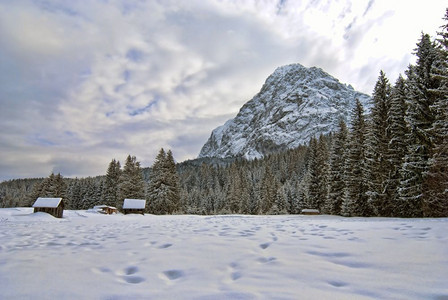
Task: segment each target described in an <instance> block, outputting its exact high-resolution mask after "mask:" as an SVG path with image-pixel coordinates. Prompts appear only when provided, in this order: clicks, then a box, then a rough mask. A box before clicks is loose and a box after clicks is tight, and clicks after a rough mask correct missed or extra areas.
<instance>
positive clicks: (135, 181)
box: [119, 155, 145, 203]
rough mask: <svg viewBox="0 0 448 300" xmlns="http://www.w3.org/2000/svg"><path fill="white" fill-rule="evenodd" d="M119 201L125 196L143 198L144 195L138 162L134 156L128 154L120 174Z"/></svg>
mask: <svg viewBox="0 0 448 300" xmlns="http://www.w3.org/2000/svg"><path fill="white" fill-rule="evenodd" d="M119 187H120V203H122V202H123V200H124V199H125V198H131V199H143V198H144V197H145V185H144V181H143V174H142V170H141V167H140V162H138V161H137V158H136V157H135V156H131V155H128V157H127V158H126V163H125V165H124V167H123V171H122V172H121V175H120V185H119Z"/></svg>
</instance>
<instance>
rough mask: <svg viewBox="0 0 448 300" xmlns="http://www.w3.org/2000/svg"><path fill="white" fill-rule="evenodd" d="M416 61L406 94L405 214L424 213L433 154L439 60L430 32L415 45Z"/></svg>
mask: <svg viewBox="0 0 448 300" xmlns="http://www.w3.org/2000/svg"><path fill="white" fill-rule="evenodd" d="M416 55H417V63H416V65H415V66H410V67H409V69H408V71H407V76H408V81H409V93H408V97H407V103H406V104H407V110H406V123H407V126H408V133H407V143H408V149H407V154H406V157H405V162H404V164H403V167H402V169H401V182H400V188H399V200H400V207H399V215H400V216H404V217H422V216H423V189H422V188H423V182H424V174H425V173H426V172H427V171H428V161H429V159H430V158H431V151H432V146H433V145H432V140H431V134H430V128H432V125H433V122H434V114H433V112H432V111H431V106H432V105H433V104H434V100H435V96H434V94H433V93H431V91H432V90H434V89H437V88H438V85H439V81H438V80H437V79H435V78H434V77H433V76H431V70H432V68H433V65H434V62H435V61H436V60H437V55H438V54H437V51H436V47H435V44H434V43H433V42H432V41H431V39H430V37H429V35H427V34H422V37H421V39H420V41H419V43H418V44H417V49H416Z"/></svg>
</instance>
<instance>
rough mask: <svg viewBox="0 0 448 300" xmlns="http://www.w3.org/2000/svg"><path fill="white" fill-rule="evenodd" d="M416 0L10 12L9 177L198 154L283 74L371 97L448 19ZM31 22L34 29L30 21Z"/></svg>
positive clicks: (22, 8) (3, 81) (2, 61)
mask: <svg viewBox="0 0 448 300" xmlns="http://www.w3.org/2000/svg"><path fill="white" fill-rule="evenodd" d="M444 5H445V4H444V3H442V1H433V2H431V6H428V5H425V4H424V3H419V2H416V1H414V2H409V1H403V0H400V1H392V2H390V1H385V0H376V1H373V0H370V1H348V0H347V1H337V2H335V1H323V0H322V1H256V0H253V1H232V0H227V1H224V0H223V1H218V0H216V1H205V2H204V1H188V2H187V1H151V0H148V1H121V0H116V1H107V2H105V1H74V2H73V1H61V2H58V3H50V2H45V1H14V2H13V3H8V4H5V3H0V44H1V45H2V47H1V48H0V125H1V128H2V131H1V133H0V141H1V142H0V151H1V153H2V156H3V159H2V163H1V164H2V165H1V166H0V170H1V173H0V180H1V179H7V178H14V177H29V176H46V175H48V174H49V173H50V172H51V171H55V172H62V174H63V175H65V176H86V175H97V174H101V173H104V172H105V169H106V168H107V164H108V162H109V161H110V160H111V159H112V158H117V159H120V160H123V159H124V158H125V157H126V156H127V154H133V155H136V156H137V158H138V159H139V160H141V161H142V164H143V165H144V166H148V165H150V164H151V163H152V160H153V158H154V157H155V155H156V154H157V152H158V150H159V148H160V147H168V148H172V149H173V152H174V154H175V156H176V158H177V159H178V160H184V159H187V158H193V157H195V156H196V155H197V153H198V152H199V150H200V147H201V146H202V144H203V143H205V141H206V139H207V138H208V136H209V134H210V132H211V130H212V129H214V128H215V127H216V126H218V125H221V124H222V123H223V122H224V121H225V120H226V119H228V118H229V117H231V116H233V115H235V114H236V112H237V111H238V109H239V108H240V107H241V106H242V105H243V104H244V103H245V102H246V101H248V100H249V99H250V98H251V97H252V96H254V95H255V93H257V92H258V91H259V89H260V88H261V86H262V84H263V82H264V80H265V79H266V77H267V76H268V75H269V74H270V73H272V72H273V71H274V69H275V68H276V67H278V66H280V65H283V64H288V63H295V62H299V63H302V64H303V65H305V66H313V65H316V66H319V67H322V68H323V69H325V70H326V71H327V72H329V73H330V74H332V75H334V76H336V77H337V78H339V79H340V80H341V81H343V82H347V83H351V84H352V85H353V86H354V87H355V88H357V89H360V90H362V91H364V92H367V93H370V92H371V90H372V88H373V85H374V83H375V80H376V78H377V76H378V73H379V70H380V69H384V70H385V71H386V73H387V74H388V75H390V76H391V77H392V79H393V77H396V76H397V75H398V73H399V72H402V71H403V70H404V69H405V68H406V66H407V64H409V62H410V61H412V59H413V58H412V56H411V55H410V52H411V51H412V49H413V48H414V45H415V43H416V42H417V39H418V37H419V34H420V31H421V30H424V31H427V32H428V33H430V34H434V33H435V30H436V29H437V26H439V25H440V24H441V17H442V16H443V12H444V9H445V8H444ZM19 25H20V26H19Z"/></svg>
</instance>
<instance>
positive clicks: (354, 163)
mask: <svg viewBox="0 0 448 300" xmlns="http://www.w3.org/2000/svg"><path fill="white" fill-rule="evenodd" d="M349 139H350V142H349V151H348V157H347V158H348V160H347V163H348V169H347V191H348V198H347V200H346V201H345V202H344V203H343V214H344V215H346V216H347V215H348V216H363V217H368V216H371V215H372V213H373V211H372V207H371V206H370V204H369V202H368V198H367V195H366V192H367V191H368V183H367V182H368V172H367V170H366V122H365V117H364V108H363V107H362V104H361V102H359V100H356V106H355V108H354V110H353V112H352V121H351V130H350V136H349Z"/></svg>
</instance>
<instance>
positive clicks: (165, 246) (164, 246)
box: [158, 244, 173, 249]
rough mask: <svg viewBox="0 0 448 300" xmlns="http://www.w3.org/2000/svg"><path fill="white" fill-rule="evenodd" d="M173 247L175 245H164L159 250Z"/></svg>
mask: <svg viewBox="0 0 448 300" xmlns="http://www.w3.org/2000/svg"><path fill="white" fill-rule="evenodd" d="M172 245H173V244H163V245H161V246H159V247H158V248H159V249H166V248H169V247H171V246H172Z"/></svg>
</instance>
